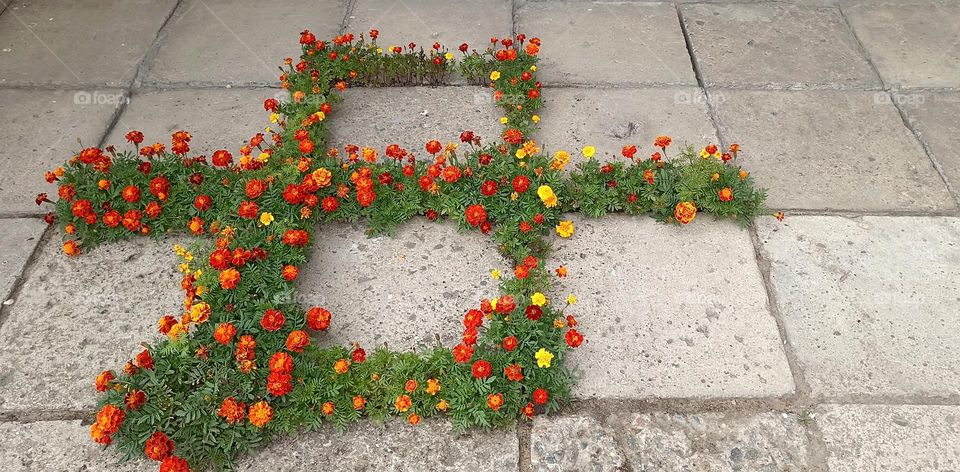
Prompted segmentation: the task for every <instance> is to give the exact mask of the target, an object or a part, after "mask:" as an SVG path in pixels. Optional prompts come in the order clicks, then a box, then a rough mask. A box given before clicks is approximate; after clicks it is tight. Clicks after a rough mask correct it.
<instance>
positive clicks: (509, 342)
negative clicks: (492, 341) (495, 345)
mask: <svg viewBox="0 0 960 472" xmlns="http://www.w3.org/2000/svg"><path fill="white" fill-rule="evenodd" d="M517 344H519V341H517V337H516V336H507V337H505V338H503V348H504V349H506V350H507V351H508V352H512V351H513V350H514V349H516V348H517Z"/></svg>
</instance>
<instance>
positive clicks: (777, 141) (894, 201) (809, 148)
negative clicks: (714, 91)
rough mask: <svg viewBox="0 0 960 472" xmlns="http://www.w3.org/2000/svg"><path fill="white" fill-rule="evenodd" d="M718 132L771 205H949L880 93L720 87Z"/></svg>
mask: <svg viewBox="0 0 960 472" xmlns="http://www.w3.org/2000/svg"><path fill="white" fill-rule="evenodd" d="M723 94H724V97H725V100H723V101H720V102H718V103H717V104H716V105H717V106H716V108H717V113H718V115H719V117H720V127H721V130H720V133H721V135H722V136H723V137H724V138H725V139H726V141H727V142H728V143H740V144H741V145H742V146H743V150H744V152H743V154H742V161H741V165H743V166H744V167H745V168H746V169H747V170H748V171H750V172H751V173H752V174H753V176H754V177H755V178H756V181H757V184H758V185H759V186H761V187H767V188H769V189H770V194H769V199H768V204H769V206H770V207H772V208H804V209H830V210H943V209H950V208H955V206H956V204H955V203H954V201H953V198H952V197H951V196H950V194H949V193H948V192H947V189H946V186H945V185H944V183H943V179H941V178H940V175H939V174H937V172H936V169H935V168H934V167H933V164H932V163H931V162H930V159H929V158H928V157H927V155H926V153H924V150H923V147H922V146H921V145H920V143H919V142H918V141H917V140H916V137H915V136H913V133H911V132H910V130H909V129H907V127H906V126H904V124H903V120H902V119H901V117H900V114H899V113H898V112H897V110H896V108H895V107H894V106H893V104H892V103H891V102H890V100H889V96H888V95H887V94H886V93H885V92H854V91H847V92H843V91H834V90H823V91H803V92H799V91H798V92H782V91H781V92H762V91H737V90H724V91H723Z"/></svg>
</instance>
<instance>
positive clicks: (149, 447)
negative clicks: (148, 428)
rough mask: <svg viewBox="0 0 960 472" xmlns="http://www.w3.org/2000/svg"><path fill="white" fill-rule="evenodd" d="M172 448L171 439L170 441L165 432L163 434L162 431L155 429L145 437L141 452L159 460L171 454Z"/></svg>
mask: <svg viewBox="0 0 960 472" xmlns="http://www.w3.org/2000/svg"><path fill="white" fill-rule="evenodd" d="M173 448H174V444H173V441H171V440H170V438H169V437H167V435H166V434H163V432H162V431H157V432H155V433H153V435H152V436H150V438H149V439H147V443H146V445H145V446H144V448H143V453H144V454H146V456H147V457H149V458H151V459H153V460H155V461H158V462H159V461H162V460H164V459H166V458H167V457H168V456H170V455H171V454H173Z"/></svg>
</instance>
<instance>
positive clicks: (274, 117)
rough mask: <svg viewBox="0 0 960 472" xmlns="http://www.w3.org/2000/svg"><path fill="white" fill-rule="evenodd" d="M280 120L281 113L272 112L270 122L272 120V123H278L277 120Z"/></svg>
mask: <svg viewBox="0 0 960 472" xmlns="http://www.w3.org/2000/svg"><path fill="white" fill-rule="evenodd" d="M279 120H280V114H279V113H271V114H270V122H271V123H276V122H277V121H279Z"/></svg>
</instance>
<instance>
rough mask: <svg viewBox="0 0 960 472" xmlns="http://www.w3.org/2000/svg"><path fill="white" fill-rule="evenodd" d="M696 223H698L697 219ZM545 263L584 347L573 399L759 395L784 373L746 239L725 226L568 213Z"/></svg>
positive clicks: (783, 390) (783, 385) (788, 382)
mask: <svg viewBox="0 0 960 472" xmlns="http://www.w3.org/2000/svg"><path fill="white" fill-rule="evenodd" d="M701 218H704V220H708V219H709V217H707V216H701ZM573 220H574V224H575V225H576V228H577V229H576V231H577V232H576V233H575V234H574V236H573V237H572V238H570V240H568V241H562V242H560V241H557V249H556V255H555V256H554V257H553V258H552V259H551V261H550V264H551V267H555V266H556V265H560V264H562V265H564V266H566V267H567V269H568V270H569V274H570V275H568V276H567V277H566V278H565V279H562V280H561V282H560V283H559V284H558V287H557V290H558V292H559V293H558V294H557V296H559V297H566V295H567V293H573V294H575V295H576V296H577V297H578V299H579V301H578V303H577V305H575V306H573V307H572V308H571V309H570V310H569V311H570V313H571V314H573V315H574V316H576V317H577V318H578V320H579V321H580V322H581V323H582V326H583V329H582V331H583V333H584V335H585V336H586V339H587V340H586V342H585V343H584V344H583V346H581V347H580V348H579V349H577V350H576V351H574V352H573V353H572V354H571V355H570V357H569V362H570V363H571V365H572V366H573V367H576V368H579V371H580V380H579V381H578V383H577V385H576V386H575V387H574V395H575V396H577V397H623V398H638V397H683V398H689V397H736V396H743V397H761V396H773V395H782V394H787V393H790V392H792V391H793V389H794V385H793V378H792V377H791V373H790V367H789V365H788V364H787V359H786V357H785V355H784V352H783V349H782V345H781V340H780V336H779V333H778V332H777V325H776V322H775V321H774V318H773V317H772V316H771V315H770V313H769V312H768V310H767V299H766V293H765V290H764V286H763V281H762V280H761V277H760V271H759V269H758V268H757V263H756V260H755V259H754V253H753V247H752V244H751V242H750V235H749V234H748V233H747V231H745V230H741V229H740V228H738V227H737V226H736V225H735V224H732V223H729V222H720V221H702V222H701V221H696V222H695V223H693V224H691V225H690V226H687V227H679V226H669V225H664V224H661V223H657V222H656V221H654V220H653V219H649V218H646V217H629V216H621V215H608V216H606V217H604V218H603V219H599V220H588V219H584V218H579V217H574V218H573Z"/></svg>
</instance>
